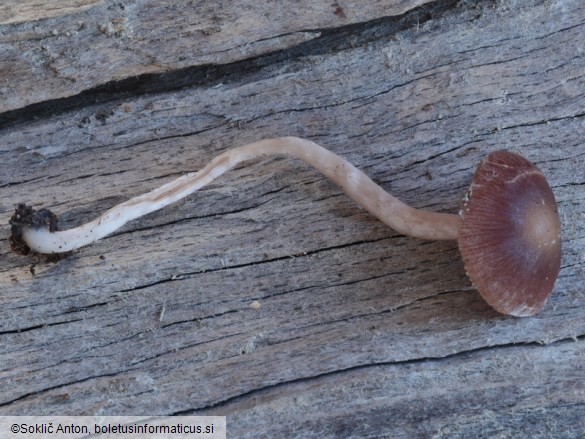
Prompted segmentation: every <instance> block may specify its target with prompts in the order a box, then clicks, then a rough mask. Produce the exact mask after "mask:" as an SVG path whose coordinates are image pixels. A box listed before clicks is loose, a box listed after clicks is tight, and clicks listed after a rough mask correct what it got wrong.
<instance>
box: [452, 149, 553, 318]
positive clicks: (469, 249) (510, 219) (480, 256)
mask: <svg viewBox="0 0 585 439" xmlns="http://www.w3.org/2000/svg"><path fill="white" fill-rule="evenodd" d="M459 214H460V216H461V218H462V221H461V225H460V228H459V233H458V242H459V249H460V251H461V255H462V257H463V262H464V264H465V270H466V271H467V275H468V276H469V278H470V279H471V282H472V283H473V284H474V285H475V287H476V288H477V289H478V290H479V293H480V294H481V295H482V297H483V298H484V299H485V301H486V302H487V303H489V304H490V305H491V306H492V307H493V308H494V309H495V310H496V311H498V312H501V313H503V314H511V315H513V316H518V317H521V316H531V315H534V314H536V313H537V312H538V311H540V309H541V308H542V307H543V306H544V304H545V302H546V300H547V298H548V296H549V295H550V293H551V292H552V289H553V286H554V283H555V280H556V279H557V276H558V274H559V270H560V265H561V239H560V222H559V215H558V212H557V203H556V201H555V197H554V194H553V192H552V190H551V188H550V186H549V184H548V183H547V181H546V178H545V176H544V175H543V174H542V172H541V171H540V170H539V169H538V168H537V167H536V166H534V165H533V164H532V163H530V162H529V161H528V160H526V159H525V158H523V157H522V156H519V155H518V154H514V153H511V152H507V151H496V152H493V153H491V154H489V155H488V156H486V157H485V158H484V159H483V160H482V162H481V163H480V164H479V166H478V168H477V171H476V172H475V176H474V178H473V181H472V183H471V186H470V188H469V190H468V192H467V194H466V196H465V197H464V199H463V202H462V206H461V210H460V212H459Z"/></svg>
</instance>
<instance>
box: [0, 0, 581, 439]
mask: <svg viewBox="0 0 585 439" xmlns="http://www.w3.org/2000/svg"><path fill="white" fill-rule="evenodd" d="M71 3H79V4H81V3H91V2H81V1H80V2H64V4H67V5H70V4H71ZM95 3H96V4H97V6H95V7H92V8H91V9H87V10H85V11H81V12H76V13H73V14H67V15H57V16H55V17H52V18H46V19H40V20H38V21H34V22H31V21H30V18H31V17H28V16H27V17H26V20H25V22H24V23H16V22H17V21H18V20H15V19H6V20H7V21H10V20H12V21H14V22H15V23H13V24H4V25H2V26H1V27H0V35H1V36H2V41H3V43H2V44H3V45H2V46H1V48H0V50H6V47H19V45H22V47H25V46H26V47H28V46H27V45H31V46H30V47H33V48H35V47H36V48H37V50H38V51H41V52H42V51H43V49H42V45H43V44H49V43H50V44H58V43H59V39H58V38H56V39H55V40H52V39H51V37H48V35H51V33H52V29H55V28H57V29H58V32H61V31H62V30H65V29H68V28H69V26H75V24H76V23H78V21H79V20H80V18H79V16H80V15H79V14H82V15H83V14H87V15H83V17H86V18H85V19H87V20H89V19H90V17H95V15H93V14H91V13H90V11H95V10H98V11H100V13H103V14H105V12H104V11H106V10H108V9H107V8H108V6H112V4H110V3H108V2H95ZM98 3H99V4H98ZM339 3H340V4H339V7H340V8H341V10H342V11H344V14H345V16H346V20H350V18H347V17H353V16H354V14H355V16H356V17H357V18H356V19H355V21H356V22H358V21H365V23H362V24H360V25H359V26H358V27H356V28H355V29H353V28H352V32H349V33H348V32H347V29H346V28H340V29H339V33H338V34H336V31H337V29H338V25H339V23H338V22H337V21H336V20H338V19H339V14H335V13H333V14H331V13H327V14H325V13H323V14H321V15H319V14H313V13H307V14H306V17H305V16H304V15H303V17H305V18H306V20H312V22H311V25H310V26H309V25H306V24H303V20H301V19H300V15H301V14H303V13H302V11H300V10H299V11H298V12H297V16H296V17H294V20H292V21H290V22H289V21H288V20H287V18H288V17H285V16H281V14H277V15H276V20H277V21H276V22H274V20H275V18H274V15H270V14H269V13H268V12H267V14H268V17H272V18H270V20H268V21H271V22H272V25H273V27H272V30H270V31H267V32H269V33H268V34H259V33H254V32H251V31H250V32H244V31H242V29H248V28H250V27H251V23H249V22H248V24H247V25H246V23H243V24H242V23H237V22H233V21H232V20H230V19H229V17H230V14H233V13H234V12H233V11H231V10H230V8H229V5H221V6H218V8H219V9H217V10H215V11H213V14H216V16H217V17H218V20H219V24H218V26H219V27H220V28H221V29H222V32H225V35H226V36H225V37H224V39H223V40H221V39H220V41H216V40H215V39H214V38H213V37H211V38H209V39H203V40H198V39H196V38H193V39H191V40H190V41H189V42H188V45H189V47H190V48H191V54H190V56H191V55H193V54H195V53H203V54H202V55H200V56H199V55H198V56H195V55H193V56H192V57H191V58H188V59H186V60H183V61H179V60H178V59H172V60H170V61H168V62H169V65H170V67H168V68H169V69H172V70H173V71H180V69H182V68H184V67H185V66H187V67H193V66H195V67H196V66H199V65H201V64H200V63H199V62H198V59H199V58H201V59H206V61H204V62H203V63H218V64H225V65H224V66H220V67H218V68H217V70H215V71H214V73H213V75H210V77H209V78H208V79H207V80H205V78H204V76H205V74H206V72H208V71H207V70H205V67H201V70H197V68H194V69H193V70H189V71H188V72H187V73H186V74H185V75H184V76H182V77H180V80H178V82H181V83H182V84H183V85H184V87H183V88H180V89H176V90H173V88H174V84H171V85H169V84H166V83H165V81H166V80H167V79H168V78H169V77H168V76H167V75H168V73H160V74H155V75H154V76H147V77H138V78H137V79H136V80H135V81H136V82H133V83H122V85H121V86H120V87H119V88H116V86H110V85H108V84H106V85H105V87H104V88H103V89H102V91H101V92H99V93H98V92H97V91H94V92H87V93H85V94H82V95H78V96H73V97H71V98H69V99H65V100H64V101H59V102H48V103H47V102H46V100H47V99H54V98H61V97H66V96H68V94H75V93H80V92H83V91H84V90H86V89H88V88H93V87H96V86H101V85H102V84H104V83H105V82H106V81H110V80H112V79H122V80H124V78H125V77H126V76H127V75H129V74H130V73H131V72H133V71H134V69H136V71H137V73H144V72H152V71H154V72H161V71H163V70H165V69H166V68H167V67H165V69H163V70H160V69H158V70H156V69H155V70H148V68H145V69H140V68H137V67H136V65H137V64H136V61H135V60H133V58H132V56H130V55H128V53H129V52H126V51H125V50H124V48H126V49H128V50H130V51H131V47H132V44H133V43H132V42H130V41H124V40H123V39H120V41H118V42H117V43H116V45H112V46H109V47H110V48H109V49H108V46H107V45H104V46H103V47H102V48H101V49H100V50H101V51H102V52H101V53H106V54H108V53H110V54H112V56H116V57H120V58H119V59H118V62H117V63H109V64H107V65H103V64H101V63H102V62H103V59H104V58H101V57H99V56H96V58H95V59H94V60H93V61H91V51H90V50H89V48H90V47H91V46H90V45H89V44H88V42H89V41H92V43H91V44H94V43H93V41H94V40H92V38H97V37H96V35H94V34H95V29H94V30H92V31H91V32H93V33H92V35H93V37H92V36H91V35H89V33H90V30H87V31H84V32H88V33H84V32H80V33H79V34H72V35H71V36H69V37H67V41H62V42H61V43H59V44H62V46H61V47H69V49H68V50H71V56H72V57H73V58H75V56H74V55H78V57H85V56H86V57H88V58H87V60H86V64H85V65H83V64H81V63H80V64H78V65H74V66H72V67H71V70H70V71H69V73H68V74H70V75H72V78H74V80H75V81H74V85H72V87H73V88H71V90H70V93H69V92H67V91H66V90H65V89H66V87H64V86H63V85H59V79H58V75H55V76H54V77H53V79H52V80H47V81H38V77H37V76H35V75H36V73H35V72H28V71H27V69H26V68H25V67H22V65H20V64H18V63H14V64H10V63H6V62H5V59H2V61H0V62H1V63H2V64H1V65H2V67H1V69H2V70H3V71H6V70H7V69H8V71H9V72H11V73H12V74H11V75H10V77H9V78H7V77H6V76H5V75H3V78H2V79H1V80H2V81H3V83H2V88H1V93H2V95H1V102H2V108H3V110H5V111H7V110H14V111H7V112H5V113H2V114H0V125H1V126H2V129H1V130H0V160H1V163H2V165H1V167H0V171H1V172H0V187H1V191H0V217H2V218H4V220H3V221H2V225H0V234H1V235H2V236H8V234H9V227H8V225H7V220H8V218H9V217H10V215H11V213H12V210H13V208H14V205H15V203H17V202H19V201H24V202H27V203H30V204H33V205H35V206H39V207H40V206H45V207H51V208H52V209H53V210H54V211H55V212H56V213H58V214H60V218H61V220H62V225H63V227H67V226H69V225H73V224H77V223H80V222H82V221H85V220H88V219H91V218H93V217H95V216H96V215H97V214H98V213H100V212H102V211H104V210H105V209H107V208H109V207H111V206H113V205H114V204H116V203H117V202H120V201H123V200H125V199H127V198H129V197H131V196H134V195H137V194H140V193H143V192H146V191H148V190H150V189H152V188H154V187H156V186H158V185H159V184H162V183H163V182H166V181H170V180H171V179H173V178H175V177H177V176H179V175H181V174H182V173H184V172H188V171H192V170H194V169H198V168H200V167H201V166H203V165H204V164H205V163H206V162H207V161H209V160H210V159H211V158H212V157H213V156H215V155H217V154H218V153H219V152H221V151H223V150H225V149H226V148H229V147H230V146H234V145H240V144H244V143H246V142H249V141H253V140H257V139H261V138H266V137H272V136H279V135H299V136H303V137H307V138H310V139H312V140H315V141H317V142H319V143H321V144H323V145H324V146H326V147H328V148H330V149H332V150H333V151H335V152H337V153H339V154H341V155H343V156H344V157H346V158H348V159H349V160H350V161H351V162H352V163H354V164H355V165H356V166H357V167H358V168H360V169H363V170H365V171H366V172H367V173H368V174H369V175H370V176H371V177H372V178H373V179H374V180H376V181H377V182H379V183H380V184H381V185H382V186H384V187H385V188H387V189H388V190H389V191H391V192H392V193H394V194H396V195H398V196H400V197H401V198H402V199H403V200H404V201H406V202H408V203H410V204H412V205H414V206H416V207H421V208H427V209H431V210H437V211H446V212H456V211H457V209H458V204H459V200H460V197H461V195H462V194H463V193H464V191H465V189H466V186H467V185H468V183H469V181H470V179H471V176H472V174H473V171H474V167H475V165H476V164H477V163H478V162H479V160H480V159H481V158H482V157H483V156H485V155H486V154H487V153H488V152H490V151H492V150H495V149H500V148H503V149H508V150H512V151H516V152H520V153H522V154H523V155H525V156H526V157H528V158H530V159H531V160H533V161H534V162H535V163H536V164H537V165H538V166H539V167H540V168H541V169H542V170H543V172H544V173H545V174H546V175H547V176H548V177H549V181H550V183H551V186H552V187H553V190H554V192H555V195H556V197H557V201H558V203H559V209H560V215H561V220H562V227H563V258H562V269H561V274H560V277H559V279H558V281H557V284H556V287H555V292H554V294H553V295H552V297H551V298H550V299H549V302H548V303H547V305H546V307H545V308H544V310H543V311H542V312H541V313H540V314H538V315H537V316H535V317H532V318H524V319H517V318H512V317H506V316H502V315H499V314H497V313H496V312H494V311H493V310H491V309H490V308H489V307H488V306H487V305H486V304H485V303H484V302H483V300H482V299H481V297H480V296H479V294H478V293H477V292H476V291H475V290H474V289H473V287H472V286H471V285H470V283H469V280H468V279H467V278H466V276H465V272H464V269H463V267H462V262H461V259H460V257H459V255H458V251H457V246H456V244H455V243H452V242H424V241H419V240H415V239H411V238H405V237H402V236H399V235H397V234H396V233H394V232H393V231H392V230H389V229H387V228H386V227H385V226H383V225H382V224H380V223H379V222H377V221H376V220H374V219H373V218H371V217H370V216H369V215H367V214H365V213H364V212H363V211H361V210H360V209H359V208H357V207H356V206H355V205H354V204H353V203H352V202H351V201H349V200H348V199H347V198H346V197H345V196H344V195H343V194H341V192H340V190H339V189H338V188H336V187H334V186H333V185H332V184H331V183H329V182H328V181H327V180H325V179H324V178H323V177H321V176H320V175H318V174H317V173H316V172H315V171H313V170H312V169H311V168H309V167H308V166H306V165H304V164H302V163H299V162H295V161H292V160H288V159H282V158H275V159H267V160H263V161H257V162H254V163H251V164H250V166H249V167H239V168H238V169H236V170H234V171H231V172H230V173H229V174H228V175H226V176H224V177H222V178H221V180H218V181H216V182H214V183H213V184H212V185H211V186H210V187H208V188H206V189H204V190H203V191H201V193H199V194H196V195H194V196H191V197H189V198H188V199H186V200H184V201H181V202H179V203H177V204H175V205H173V206H171V207H168V208H167V209H165V210H163V211H160V212H156V213H153V214H150V215H148V216H147V217H146V218H143V219H140V220H137V221H135V222H133V223H131V224H128V225H127V226H125V227H124V228H123V230H121V231H120V232H118V233H116V234H115V235H114V236H112V237H109V238H107V239H104V240H103V241H101V242H99V243H96V244H95V245H93V246H90V247H87V248H84V249H83V250H81V251H79V252H77V253H75V254H74V255H72V256H70V257H69V258H67V259H65V260H63V261H61V262H59V263H57V264H49V263H44V262H38V261H36V260H35V259H34V258H25V257H19V256H16V255H14V254H12V253H11V252H10V251H9V248H8V245H7V243H6V242H5V244H4V245H3V246H1V247H0V288H1V294H0V303H1V307H0V387H1V388H2V392H0V413H1V414H100V415H105V414H110V415H121V414H178V413H182V414H183V413H184V414H225V415H227V416H228V431H229V432H230V433H229V434H230V436H232V437H360V438H361V437H380V436H385V437H416V436H419V437H480V436H483V437H496V436H500V437H563V438H564V437H582V432H583V431H584V430H585V424H584V422H585V421H584V413H585V384H584V380H585V367H584V358H585V355H584V354H585V306H584V305H585V294H584V293H585V290H584V287H583V285H584V284H585V273H584V270H583V264H584V263H585V256H584V252H583V250H584V248H585V233H584V230H585V214H584V213H583V212H585V175H584V171H583V169H584V168H585V146H584V139H585V92H584V90H585V42H584V41H585V38H583V37H584V35H585V6H584V5H583V2H581V1H580V0H568V1H567V0H557V1H554V0H553V1H543V2H540V1H514V2H507V1H504V2H482V4H481V5H479V6H476V5H473V4H468V3H462V4H459V3H457V4H455V2H444V3H443V2H436V3H432V4H431V5H428V6H423V7H422V9H421V8H418V9H417V8H415V9H412V10H411V11H409V10H408V8H412V7H414V6H416V5H417V4H420V3H423V2H394V3H395V9H392V7H393V6H392V2H389V1H388V2H385V3H384V4H382V2H364V3H365V4H367V6H360V7H359V8H357V9H363V11H359V12H360V13H361V12H363V14H364V15H359V16H358V15H357V14H358V12H355V13H350V12H348V8H347V7H346V6H345V5H343V4H342V2H339ZM116 4H124V5H126V6H125V10H129V9H133V14H134V16H138V15H140V16H141V17H145V16H148V13H147V12H144V14H142V13H139V12H142V11H141V10H140V8H143V7H144V8H146V6H147V5H148V2H132V3H130V2H128V4H126V3H125V2H117V3H116ZM165 4H166V3H165ZM251 4H254V5H255V8H256V10H262V8H267V9H266V10H267V11H269V10H270V8H271V7H272V6H271V5H268V4H261V3H254V2H251ZM313 4H314V2H313ZM324 5H325V6H324ZM405 5H406V6H405ZM322 6H323V8H325V7H328V8H330V7H331V5H330V3H327V2H324V3H323V5H322ZM378 6H379V7H380V8H381V9H383V10H393V11H396V13H400V14H403V15H401V16H400V17H398V18H391V17H390V18H385V19H377V18H375V17H377V16H378V15H377V14H376V8H377V7H378ZM191 7H192V8H193V10H194V11H198V9H197V8H203V7H202V6H198V5H193V6H191ZM96 8H97V9H96ZM223 8H225V9H223ZM426 8H428V9H426ZM366 11H370V12H366ZM429 11H430V12H429ZM270 12H271V13H273V12H274V11H272V10H270ZM201 13H202V14H203V15H204V11H201ZM208 13H211V12H209V11H208ZM157 14H158V15H157ZM193 14H194V15H196V14H195V13H194V12H193ZM97 15H98V16H99V14H97ZM176 15H177V12H176V10H173V9H172V8H171V7H170V6H166V9H165V6H161V8H160V9H156V10H153V11H152V13H151V15H150V16H149V17H150V18H149V19H148V20H149V24H148V25H146V24H144V26H147V27H145V28H144V29H143V32H144V34H145V35H153V37H152V41H154V40H156V39H157V37H156V35H157V32H158V30H159V28H164V27H172V26H173V24H172V20H171V17H173V16H176ZM260 15H261V14H260ZM385 15H388V13H384V12H382V13H380V14H379V16H385ZM157 16H158V17H160V20H157ZM101 18H103V17H99V18H92V19H95V20H99V19H101ZM180 18H181V19H183V18H184V17H180ZM144 20H146V18H145V19H144ZM344 23H345V22H342V23H341V24H344ZM27 26H28V27H27ZM148 26H150V27H148ZM33 28H34V29H36V31H35V32H38V33H37V34H36V35H37V37H36V38H37V39H36V40H34V38H32V37H31V36H30V35H28V36H26V32H25V30H26V29H29V30H30V29H33ZM283 29H284V30H283ZM308 29H328V33H327V35H326V36H325V37H324V36H321V37H319V36H315V35H312V36H311V38H312V39H313V40H312V41H310V42H309V43H304V44H305V45H304V46H302V50H299V49H298V47H297V46H295V45H296V44H298V42H299V40H295V39H287V40H282V41H281V40H279V41H281V43H282V44H280V43H276V42H275V41H274V40H273V38H276V36H278V35H284V34H286V35H297V34H299V35H300V34H304V33H306V32H307V30H308ZM31 32H32V31H31ZM169 32H170V31H169ZM238 32H241V33H242V34H243V35H245V37H242V38H247V40H246V41H247V42H246V44H250V45H255V42H258V43H259V44H260V43H261V44H264V43H265V41H264V40H265V39H267V40H266V41H268V42H269V44H266V45H265V46H262V47H263V49H262V50H261V51H259V52H242V49H241V47H240V46H241V45H242V40H239V39H238V38H236V37H234V35H235V34H237V33H238ZM311 32H312V33H316V34H318V33H319V31H318V30H317V31H314V30H312V31H311ZM38 35H47V37H39V36H38ZM59 35H60V34H59ZM228 36H230V37H229V38H228ZM108 37H109V38H111V39H112V40H111V41H114V40H115V38H116V37H117V36H116V35H111V36H108ZM61 38H64V37H61ZM45 39H48V40H47V41H45ZM33 40H34V41H33ZM186 44H187V43H186ZM170 45H171V43H170V37H169V39H168V40H165V41H162V40H161V41H160V44H159V45H158V46H156V47H153V48H152V50H153V51H154V52H153V53H154V55H153V54H151V55H152V56H155V57H156V58H157V59H158V60H160V59H164V58H165V57H167V56H168V57H171V58H172V57H173V50H172V49H171V46H170ZM258 47H260V46H258ZM286 47H290V48H288V49H287V48H286ZM166 49H169V50H168V51H167V50H166ZM10 50H12V49H10ZM108 50H111V51H110V52H109V51H108ZM33 51H34V50H33ZM219 51H222V53H223V55H221V57H220V58H214V57H215V56H217V53H216V52H219ZM273 51H279V55H278V56H274V55H273V54H272V52H273ZM24 52H26V51H25V50H23V53H24ZM229 53H231V54H232V55H233V54H239V55H237V56H236V55H233V56H232V55H226V54H229ZM260 53H263V54H265V55H264V56H261V57H260V58H257V59H255V60H252V61H246V58H247V57H249V56H251V55H254V56H257V55H258V54H260ZM224 56H225V57H224ZM73 58H71V59H73ZM38 62H39V63H40V64H39V66H40V68H41V69H43V68H44V69H46V70H47V71H48V70H51V63H50V61H49V60H48V59H39V60H38ZM125 63H128V65H129V66H132V67H129V68H128V70H124V69H123V68H122V67H120V66H123V65H124V64H125ZM133 63H134V64H133ZM166 63H167V61H164V62H162V63H160V64H166ZM92 64H95V65H93V66H92V67H91V69H89V70H88V68H87V66H88V65H92ZM138 64H140V62H138ZM19 66H20V67H19ZM11 69H14V70H11ZM201 72H203V73H201ZM45 74H46V75H49V76H50V75H51V74H50V73H45ZM190 75H191V76H192V79H193V82H192V84H191V85H189V84H188V79H189V77H190ZM90 77H91V78H90ZM35 78H37V83H35ZM88 78H89V79H88ZM153 78H154V79H155V81H154V82H153ZM173 78H174V79H173V81H174V80H176V79H177V77H173ZM27 81H28V82H27ZM22 83H28V84H29V85H30V88H28V87H24V86H23V85H22ZM154 83H157V85H156V86H155V85H153V84H154ZM143 84H147V87H146V88H141V86H142V85H143ZM124 87H127V88H124ZM96 100H97V101H98V103H96ZM28 103H35V105H33V106H32V107H28V108H24V109H23V106H24V105H26V104H28ZM51 111H53V113H51ZM31 271H34V273H35V274H34V275H33V274H32V273H31Z"/></svg>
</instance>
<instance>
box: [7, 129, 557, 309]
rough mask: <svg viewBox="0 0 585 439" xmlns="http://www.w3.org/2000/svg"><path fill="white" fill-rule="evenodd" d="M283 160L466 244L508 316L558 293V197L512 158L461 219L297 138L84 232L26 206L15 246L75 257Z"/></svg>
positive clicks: (211, 167) (222, 162)
mask: <svg viewBox="0 0 585 439" xmlns="http://www.w3.org/2000/svg"><path fill="white" fill-rule="evenodd" d="M275 154H277V155H286V156H290V157H293V158H297V159H301V160H304V161H305V162H307V163H309V164H310V165H312V166H314V167H315V168H316V169H317V170H318V171H320V172H321V173H322V174H323V175H325V176H326V177H328V178H330V179H331V180H333V181H334V182H335V183H336V184H337V185H339V187H341V189H343V191H344V192H345V193H346V194H347V195H349V196H350V197H351V198H352V199H353V200H354V201H355V202H357V203H358V204H359V205H360V206H362V207H363V208H364V209H366V210H367V211H368V212H370V213H371V214H373V215H374V216H375V217H377V218H379V219H380V220H381V221H383V222H384V223H385V224H387V225H388V226H390V227H391V228H393V229H394V230H396V231H397V232H399V233H401V234H404V235H407V236H412V237H415V238H421V239H443V240H448V239H453V240H457V241H458V243H459V249H460V251H461V255H462V257H463V262H464V265H465V269H466V271H467V274H468V276H469V277H470V279H471V282H472V283H473V284H474V285H475V286H476V287H477V289H478V290H479V292H480V294H481V295H482V297H483V298H484V299H485V301H486V302H487V303H488V304H490V305H491V306H492V307H493V308H494V309H496V310H497V311H499V312H500V313H503V314H510V315H514V316H530V315H534V314H536V313H537V312H538V311H539V310H540V309H541V308H542V307H543V305H544V304H545V302H546V300H547V298H548V296H549V295H550V293H551V292H552V289H553V285H554V283H555V280H556V278H557V276H558V273H559V270H560V253H561V242H560V223H559V218H558V213H557V207H556V202H555V198H554V195H553V193H552V190H551V188H550V186H549V185H548V183H547V181H546V178H545V177H544V175H543V174H542V172H541V171H540V170H539V169H538V168H537V167H536V166H534V165H533V164H532V163H530V162H529V161H528V160H526V159H524V158H523V157H521V156H519V155H517V154H514V153H511V152H506V151H497V152H493V153H491V154H489V155H488V156H486V157H485V158H484V159H483V161H482V162H481V163H480V164H479V166H478V168H477V171H476V173H475V176H474V178H473V181H472V183H471V186H470V188H469V190H468V191H467V194H466V195H465V197H464V199H463V202H462V206H461V210H460V211H459V215H454V214H446V213H436V212H427V211H423V210H419V209H414V208H412V207H410V206H408V205H406V204H404V203H403V202H402V201H400V200H398V199H397V198H395V197H393V196H392V195H390V194H389V193H387V192H386V191H385V190H384V189H382V188H381V187H380V186H378V185H377V184H376V183H374V182H373V181H372V180H371V179H370V178H369V177H367V176H366V175H365V174H364V173H363V172H362V171H360V170H358V169H357V168H355V167H354V166H353V165H351V164H350V163H349V162H347V161H346V160H345V159H343V158H341V157H339V156H337V155H336V154H334V153H332V152H331V151H329V150H327V149H325V148H323V147H321V146H319V145H317V144H316V143H314V142H311V141H309V140H305V139H300V138H296V137H283V138H276V139H266V140H261V141H259V142H255V143H250V144H248V145H244V146H241V147H237V148H233V149H230V150H228V151H226V152H224V153H223V154H221V155H219V156H217V157H216V158H215V159H213V160H212V161H211V162H210V163H209V164H208V165H207V166H205V167H204V168H203V169H201V170H200V171H198V172H194V173H189V174H186V175H183V176H182V177H179V178H177V179H176V180H174V181H171V182H170V183H167V184H165V185H163V186H161V187H159V188H158V189H155V190H153V191H151V192H148V193H146V194H144V195H141V196H138V197H136V198H132V199H130V200H128V201H126V202H124V203H121V204H118V205H117V206H114V207H112V208H111V209H110V210H108V211H106V212H105V213H103V214H102V215H101V216H99V217H98V218H96V219H94V220H93V221H90V222H88V223H86V224H83V225H81V226H79V227H76V228H72V229H68V230H62V231H58V230H57V225H56V222H57V217H56V216H55V215H54V214H53V213H52V212H50V211H49V210H47V209H41V210H39V211H35V210H34V209H32V208H31V207H28V206H26V205H24V204H19V205H18V207H17V209H16V211H15V213H14V215H13V216H12V218H11V220H10V224H11V225H12V235H11V237H10V243H11V247H12V249H13V250H14V251H15V252H17V253H19V254H23V255H26V254H30V253H40V254H49V255H51V254H56V253H66V252H70V251H72V250H75V249H77V248H79V247H82V246H85V245H88V244H90V243H92V242H94V241H96V240H98V239H100V238H102V237H104V236H107V235H109V234H111V233H112V232H114V231H115V230H117V229H118V228H120V227H122V226H123V225H124V224H126V223H127V222H128V221H131V220H133V219H136V218H138V217H140V216H143V215H146V214H147V213H150V212H153V211H155V210H158V209H160V208H162V207H165V206H167V205H168V204H171V203H173V202H175V201H177V200H179V199H181V198H183V197H185V196H187V195H189V194H191V193H193V192H195V191H196V190H198V189H200V188H201V187H203V186H205V185H206V184H208V183H210V182H211V181H212V180H214V179H215V178H217V177H219V176H220V175H222V174H223V173H224V172H226V171H228V170H230V169H232V168H233V167H234V166H236V165H238V164H239V163H241V162H244V161H247V160H250V159H254V158H258V157H263V156H268V155H275Z"/></svg>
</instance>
